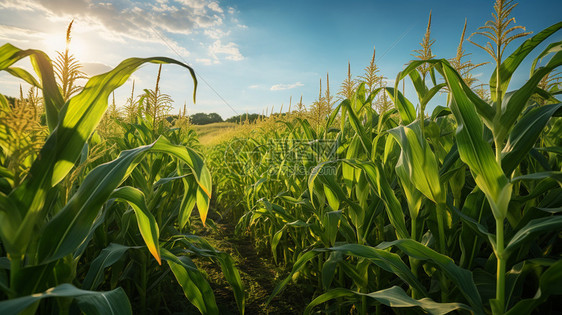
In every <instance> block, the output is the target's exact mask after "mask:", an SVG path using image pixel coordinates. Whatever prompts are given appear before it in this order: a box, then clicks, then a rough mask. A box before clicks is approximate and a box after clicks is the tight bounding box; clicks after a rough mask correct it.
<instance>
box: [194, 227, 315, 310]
mask: <svg viewBox="0 0 562 315" xmlns="http://www.w3.org/2000/svg"><path fill="white" fill-rule="evenodd" d="M214 223H215V226H216V229H211V228H202V227H200V226H199V227H197V228H196V229H197V230H199V229H201V230H199V231H197V232H198V233H197V235H200V236H203V237H204V238H205V239H206V240H207V241H208V242H209V243H211V245H213V246H214V247H215V248H216V249H217V250H220V251H223V252H226V253H228V254H230V256H231V257H232V258H233V259H234V261H235V262H236V265H237V268H238V270H239V271H240V276H241V278H242V282H243V283H244V285H245V288H246V292H247V298H246V314H249V315H253V314H302V312H303V310H304V307H305V306H306V305H307V304H308V303H309V302H310V301H311V298H310V297H309V295H310V293H308V294H304V293H303V290H302V289H303V287H302V286H299V285H295V284H292V285H289V286H287V288H286V289H285V290H284V291H283V293H282V294H281V295H279V296H277V297H276V298H275V299H274V300H273V301H272V302H271V303H270V304H269V305H268V306H266V305H265V302H266V301H267V299H268V298H269V295H270V294H271V292H273V289H274V288H275V286H276V285H277V284H278V283H279V282H280V281H281V280H282V279H283V277H284V276H286V275H287V270H283V268H281V267H277V266H276V265H275V264H274V263H273V258H272V257H271V255H270V254H269V253H258V251H257V250H256V248H255V247H254V245H253V242H252V240H251V239H250V237H248V236H237V235H235V233H234V226H233V225H232V224H231V223H229V222H224V221H222V220H221V219H215V220H214ZM196 263H197V265H198V267H199V268H200V269H202V270H204V271H205V272H206V273H207V274H208V275H209V282H210V284H211V286H212V288H213V292H214V293H215V297H216V300H217V305H218V307H219V310H220V313H221V314H239V313H238V310H237V307H236V301H235V299H234V295H233V293H232V290H231V289H230V286H229V285H228V283H227V282H226V280H225V279H224V276H223V275H222V271H221V269H220V266H218V265H217V264H213V263H211V262H209V261H207V260H203V259H200V260H199V259H198V260H197V261H196ZM285 269H286V268H285Z"/></svg>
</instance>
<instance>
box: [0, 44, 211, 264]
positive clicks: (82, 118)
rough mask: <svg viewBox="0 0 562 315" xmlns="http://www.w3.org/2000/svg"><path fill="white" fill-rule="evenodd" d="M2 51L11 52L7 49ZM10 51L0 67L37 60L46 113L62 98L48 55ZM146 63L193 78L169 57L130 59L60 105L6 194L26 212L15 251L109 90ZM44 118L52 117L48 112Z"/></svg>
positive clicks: (25, 238) (88, 132)
mask: <svg viewBox="0 0 562 315" xmlns="http://www.w3.org/2000/svg"><path fill="white" fill-rule="evenodd" d="M6 49H8V50H9V51H8V52H6V51H5V50H6ZM10 52H11V53H12V55H15V56H16V57H11V59H10V58H8V60H7V61H6V60H5V59H0V69H3V68H2V66H5V65H8V66H9V65H10V64H11V63H13V62H14V61H13V60H14V59H17V58H19V57H21V55H26V54H27V55H29V54H32V55H33V56H34V57H33V58H32V62H33V61H34V60H36V62H35V63H34V65H35V66H36V71H40V73H41V77H42V78H43V79H42V80H43V94H44V98H45V102H46V104H45V106H46V108H47V111H48V110H49V109H48V104H49V101H48V99H51V100H53V101H52V102H51V103H53V104H58V103H57V102H59V101H58V98H60V99H61V100H62V97H61V96H60V93H59V92H58V87H56V83H55V82H54V77H52V67H51V64H50V61H49V60H48V57H46V55H44V54H43V53H40V52H36V51H20V50H19V49H17V48H15V47H13V46H6V45H4V46H2V48H1V49H0V56H2V57H5V56H6V55H5V54H7V55H9V54H10ZM2 57H0V58H2ZM20 59H21V58H20ZM146 62H156V63H176V64H179V65H182V66H184V67H186V68H188V69H189V70H190V71H191V73H192V76H193V77H194V73H193V70H192V69H191V68H190V67H188V66H187V65H184V64H183V63H180V62H178V61H175V60H173V59H168V58H145V59H141V58H131V59H127V60H125V61H123V62H122V63H121V64H120V65H119V66H117V67H116V68H115V69H113V70H111V71H110V72H108V73H105V74H101V75H98V76H95V77H93V78H91V79H90V80H89V81H88V83H86V86H85V87H84V89H83V90H82V92H81V93H80V94H78V95H76V96H75V97H73V98H72V99H71V100H70V101H69V102H68V103H67V104H66V105H65V106H64V108H62V109H61V113H60V116H61V120H60V121H59V122H58V125H57V128H56V130H55V131H53V132H52V133H51V135H50V136H49V138H48V139H47V141H46V143H45V145H44V146H43V148H42V149H41V151H40V153H39V157H38V158H37V159H36V160H35V161H34V163H33V165H32V166H31V169H30V171H29V173H28V176H27V177H26V179H25V181H24V183H23V184H22V185H20V186H19V187H18V188H16V189H15V190H14V191H13V192H12V193H11V194H10V198H15V199H18V200H19V203H21V205H20V207H19V208H20V211H21V212H22V213H23V215H25V218H24V220H23V222H22V224H21V225H20V226H19V229H18V233H17V234H16V235H15V236H14V237H13V239H12V242H16V243H17V244H18V246H16V248H19V251H22V252H23V251H25V249H26V246H27V244H29V239H30V238H31V235H32V234H33V233H32V232H31V231H32V229H33V228H34V225H35V221H36V220H37V219H38V217H39V212H40V211H41V209H42V208H43V204H44V202H45V199H46V194H47V191H48V190H49V189H50V188H51V187H52V186H54V185H56V184H57V183H59V182H60V181H61V180H62V179H63V178H64V177H65V176H66V175H67V174H68V172H69V171H70V170H71V169H72V167H74V164H75V162H76V160H77V159H78V158H79V156H80V153H81V151H82V148H83V146H84V143H85V142H86V141H87V139H88V138H89V137H90V135H91V134H92V133H93V131H94V129H95V127H96V126H97V124H98V123H99V121H100V120H101V118H102V116H103V114H104V112H105V110H106V108H107V99H108V97H109V95H110V93H111V92H112V91H113V90H114V89H115V88H117V87H119V86H121V85H122V84H123V83H125V81H126V80H127V78H128V77H129V76H130V75H131V73H132V72H134V71H135V70H136V69H137V68H138V67H140V66H141V65H142V64H144V63H146ZM51 77H52V81H53V82H52V84H50V83H49V85H48V86H49V87H48V86H47V85H46V84H47V83H48V82H50V81H49V80H51ZM51 85H52V86H51ZM51 90H54V91H55V92H52V91H51ZM51 92H52V93H51ZM49 93H51V94H49ZM57 95H58V96H57ZM61 102H62V101H61ZM53 106H54V105H53ZM53 110H55V111H56V112H57V115H56V116H57V119H58V115H59V113H58V109H53ZM51 117H52V115H51ZM48 119H50V118H49V115H48ZM206 187H207V186H206ZM14 254H17V253H14Z"/></svg>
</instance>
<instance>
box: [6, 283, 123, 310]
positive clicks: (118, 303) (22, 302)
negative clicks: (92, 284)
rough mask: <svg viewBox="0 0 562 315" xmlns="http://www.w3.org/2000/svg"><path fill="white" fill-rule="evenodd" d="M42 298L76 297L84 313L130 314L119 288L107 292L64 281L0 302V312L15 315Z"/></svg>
mask: <svg viewBox="0 0 562 315" xmlns="http://www.w3.org/2000/svg"><path fill="white" fill-rule="evenodd" d="M44 298H76V299H77V302H78V306H79V307H80V309H81V310H82V311H83V312H84V313H86V314H108V315H121V314H124V315H125V314H132V313H133V312H132V310H131V304H130V303H129V299H128V298H127V294H125V291H123V289H121V288H117V289H115V290H112V291H107V292H96V291H86V290H81V289H77V288H76V287H74V286H73V285H71V284H68V283H64V284H61V285H58V286H56V287H54V288H50V289H48V290H47V291H45V292H42V293H36V294H33V295H29V296H24V297H19V298H15V299H11V300H7V301H2V302H0V313H1V314H6V315H12V314H14V315H16V314H19V313H20V312H22V311H24V310H25V309H26V308H27V307H29V306H31V305H32V304H33V303H35V302H37V301H40V300H42V299H44Z"/></svg>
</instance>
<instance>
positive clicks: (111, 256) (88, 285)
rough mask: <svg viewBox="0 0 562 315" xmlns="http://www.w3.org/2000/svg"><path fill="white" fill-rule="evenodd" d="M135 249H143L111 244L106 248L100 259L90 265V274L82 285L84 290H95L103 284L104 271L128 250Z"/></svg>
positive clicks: (97, 258)
mask: <svg viewBox="0 0 562 315" xmlns="http://www.w3.org/2000/svg"><path fill="white" fill-rule="evenodd" d="M131 248H134V249H138V248H141V247H140V246H136V247H131V246H124V245H121V244H115V243H111V244H109V246H107V247H106V248H104V249H102V251H101V252H100V254H99V255H98V257H96V258H95V259H94V260H93V261H92V263H91V264H90V268H89V269H88V273H87V274H86V277H85V278H84V282H83V283H82V289H84V290H95V289H97V288H98V286H99V285H100V284H101V283H102V281H103V278H104V274H103V272H104V270H105V269H106V268H108V267H110V266H112V265H113V264H115V263H116V262H117V261H118V260H119V259H121V257H123V255H124V254H125V252H127V250H129V249H131Z"/></svg>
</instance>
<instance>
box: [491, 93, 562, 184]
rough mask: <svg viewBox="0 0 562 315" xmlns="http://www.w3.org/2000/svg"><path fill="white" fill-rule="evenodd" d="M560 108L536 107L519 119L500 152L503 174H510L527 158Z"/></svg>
mask: <svg viewBox="0 0 562 315" xmlns="http://www.w3.org/2000/svg"><path fill="white" fill-rule="evenodd" d="M561 108H562V103H558V104H552V105H545V106H541V107H537V108H535V109H532V110H531V111H529V112H528V113H526V114H525V115H523V117H521V119H519V121H518V122H517V124H515V126H514V127H513V130H512V131H511V133H510V134H509V138H508V140H507V144H506V145H505V147H504V149H503V151H502V168H503V171H504V172H505V174H511V173H512V172H513V170H514V169H515V168H516V167H517V166H518V165H519V163H521V161H522V160H523V159H524V158H525V157H526V156H527V154H528V153H529V151H530V150H531V148H532V147H533V146H534V145H535V143H536V142H537V139H538V138H539V136H540V134H541V133H542V131H543V129H544V127H545V126H546V124H547V123H548V121H549V120H550V118H551V117H552V116H554V115H555V114H556V113H557V112H560V111H561Z"/></svg>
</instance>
